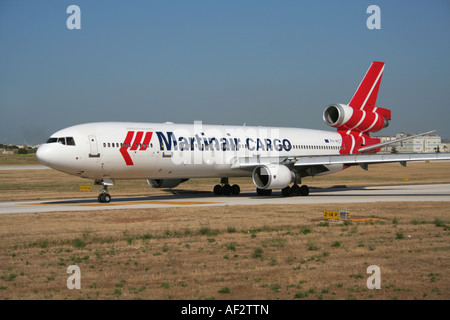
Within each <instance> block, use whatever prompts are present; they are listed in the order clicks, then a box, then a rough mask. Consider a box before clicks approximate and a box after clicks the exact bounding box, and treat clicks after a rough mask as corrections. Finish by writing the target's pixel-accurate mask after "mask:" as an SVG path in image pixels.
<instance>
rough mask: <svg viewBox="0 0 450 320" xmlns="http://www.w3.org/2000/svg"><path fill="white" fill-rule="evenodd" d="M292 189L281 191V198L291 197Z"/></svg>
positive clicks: (287, 188)
mask: <svg viewBox="0 0 450 320" xmlns="http://www.w3.org/2000/svg"><path fill="white" fill-rule="evenodd" d="M291 189H292V188H291V187H289V186H287V187H286V188H283V189H281V194H282V195H283V197H289V196H290V195H291V191H292V190H291Z"/></svg>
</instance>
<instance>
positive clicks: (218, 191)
mask: <svg viewBox="0 0 450 320" xmlns="http://www.w3.org/2000/svg"><path fill="white" fill-rule="evenodd" d="M222 189H223V188H222V186H221V185H220V184H216V185H215V186H214V194H215V195H216V196H220V195H221V194H222V191H223V190H222Z"/></svg>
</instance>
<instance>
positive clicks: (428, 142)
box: [377, 133, 450, 153]
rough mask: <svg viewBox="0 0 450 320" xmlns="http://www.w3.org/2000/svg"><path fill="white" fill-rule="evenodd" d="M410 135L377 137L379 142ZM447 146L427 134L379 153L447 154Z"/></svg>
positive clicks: (391, 146)
mask: <svg viewBox="0 0 450 320" xmlns="http://www.w3.org/2000/svg"><path fill="white" fill-rule="evenodd" d="M412 135H414V134H412V133H397V134H396V135H395V137H377V138H379V139H380V140H381V142H387V141H392V140H395V139H400V138H404V137H407V136H412ZM449 147H450V145H449V144H446V143H443V142H442V141H441V137H440V136H438V135H437V134H427V135H423V136H419V137H415V138H411V139H408V140H403V141H400V142H396V143H393V144H390V145H387V146H384V147H382V148H381V150H380V152H388V153H395V152H398V153H414V152H415V153H435V152H449V151H450V150H449Z"/></svg>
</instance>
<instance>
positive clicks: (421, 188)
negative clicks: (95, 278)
mask: <svg viewBox="0 0 450 320" xmlns="http://www.w3.org/2000/svg"><path fill="white" fill-rule="evenodd" d="M111 196H112V200H111V202H110V203H98V202H97V197H96V195H95V197H93V198H92V199H86V198H83V199H63V200H62V199H59V200H58V199H55V200H45V201H41V200H40V201H15V202H0V214H20V213H39V212H61V211H85V210H111V209H152V208H167V207H187V206H188V207H199V206H235V205H259V206H261V205H270V204H290V205H293V206H295V205H302V204H327V203H362V202H364V203H367V202H390V201H400V202H402V201H406V202H412V201H448V202H450V184H427V185H410V184H404V185H397V186H376V187H360V188H328V189H320V188H311V192H310V195H309V196H307V197H283V196H281V193H280V192H273V194H272V196H258V195H256V193H255V192H248V193H246V192H243V193H241V194H240V195H239V196H220V197H218V196H215V195H214V194H213V193H212V192H204V193H196V192H192V193H188V192H182V193H180V194H167V195H154V196H148V197H142V196H141V197H114V193H111ZM449 205H450V203H449Z"/></svg>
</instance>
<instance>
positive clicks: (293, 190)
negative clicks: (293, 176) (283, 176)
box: [291, 184, 300, 197]
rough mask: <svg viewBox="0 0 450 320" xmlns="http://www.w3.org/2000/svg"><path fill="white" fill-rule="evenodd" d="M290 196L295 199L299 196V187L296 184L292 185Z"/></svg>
mask: <svg viewBox="0 0 450 320" xmlns="http://www.w3.org/2000/svg"><path fill="white" fill-rule="evenodd" d="M291 195H293V196H294V197H297V196H299V195H300V187H299V186H298V184H294V185H293V186H292V188H291Z"/></svg>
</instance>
